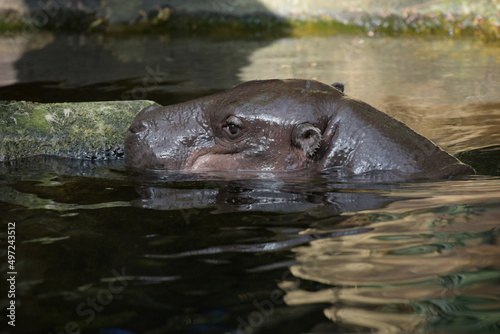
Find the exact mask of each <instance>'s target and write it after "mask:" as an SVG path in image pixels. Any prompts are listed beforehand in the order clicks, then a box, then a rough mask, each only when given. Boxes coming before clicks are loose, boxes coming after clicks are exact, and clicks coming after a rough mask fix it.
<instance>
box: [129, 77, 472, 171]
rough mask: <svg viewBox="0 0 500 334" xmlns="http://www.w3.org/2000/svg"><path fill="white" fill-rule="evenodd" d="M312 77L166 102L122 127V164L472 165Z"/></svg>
mask: <svg viewBox="0 0 500 334" xmlns="http://www.w3.org/2000/svg"><path fill="white" fill-rule="evenodd" d="M342 90H343V86H342V85H341V84H335V85H334V87H331V86H328V85H325V84H322V83H320V82H317V81H311V80H266V81H251V82H247V83H243V84H241V85H238V86H236V87H234V88H232V89H230V90H228V91H225V92H222V93H218V94H215V95H211V96H207V97H204V98H200V99H196V100H193V101H190V102H186V103H181V104H176V105H172V106H167V107H157V106H154V107H147V108H145V109H144V110H142V111H141V112H140V113H139V114H138V115H137V117H136V119H135V120H134V122H133V123H132V125H131V126H130V129H129V131H128V135H127V139H126V142H125V154H126V157H125V162H126V164H127V166H129V167H132V168H133V169H138V170H183V171H215V170H239V171H241V170H247V171H291V170H311V169H312V170H318V171H323V170H326V169H332V170H336V171H338V172H341V173H342V175H350V174H361V173H367V172H374V171H381V172H389V174H391V175H396V176H402V177H411V178H440V177H450V176H453V175H459V174H473V173H474V170H473V169H472V168H471V167H469V166H467V165H465V164H462V163H461V162H459V161H458V160H457V159H455V158H454V157H452V156H451V155H449V154H448V153H446V152H444V151H442V150H441V149H440V148H439V147H437V146H436V145H434V144H433V143H432V142H430V141H429V140H427V139H426V138H424V137H422V136H421V135H419V134H418V133H416V132H415V131H413V130H411V129H410V128H409V127H408V126H406V125H405V124H403V123H401V122H399V121H397V120H396V119H394V118H392V117H390V116H389V115H387V114H385V113H383V112H381V111H379V110H377V109H375V108H373V107H371V106H369V105H367V104H366V103H363V102H361V101H357V100H354V99H351V98H348V97H346V96H345V95H344V94H343V92H342Z"/></svg>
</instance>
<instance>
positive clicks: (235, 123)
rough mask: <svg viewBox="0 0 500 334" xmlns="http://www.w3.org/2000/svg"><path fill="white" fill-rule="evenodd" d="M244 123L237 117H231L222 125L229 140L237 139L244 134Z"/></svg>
mask: <svg viewBox="0 0 500 334" xmlns="http://www.w3.org/2000/svg"><path fill="white" fill-rule="evenodd" d="M242 127H243V122H242V121H241V119H239V118H238V117H236V116H229V117H228V118H227V119H226V120H225V121H224V123H223V124H222V130H223V131H224V133H226V134H227V135H228V137H229V138H231V139H235V138H237V137H238V136H239V135H240V133H241V132H242V131H241V130H242Z"/></svg>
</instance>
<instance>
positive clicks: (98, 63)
mask: <svg viewBox="0 0 500 334" xmlns="http://www.w3.org/2000/svg"><path fill="white" fill-rule="evenodd" d="M26 5H27V6H28V8H29V9H30V11H31V12H30V14H29V15H30V16H31V17H33V18H34V20H35V21H34V22H35V24H34V25H33V26H27V27H26V29H23V30H22V31H20V32H18V33H13V34H10V35H8V36H4V38H3V40H2V41H1V42H0V45H1V46H2V50H10V52H6V55H5V57H6V58H5V64H3V67H4V68H5V69H6V73H5V74H4V75H3V78H2V79H0V86H3V87H0V99H3V100H29V101H34V102H46V103H49V102H81V101H105V100H131V99H134V100H136V99H148V100H153V101H156V102H158V103H160V104H172V103H176V102H183V101H186V100H189V99H193V98H195V97H199V96H202V95H208V94H210V93H215V92H218V91H221V90H224V89H227V88H230V87H232V86H234V85H236V84H237V83H239V82H240V80H239V79H238V77H237V75H238V73H239V70H240V68H243V67H245V66H247V65H249V61H248V56H249V55H250V54H251V53H253V51H255V49H258V48H261V47H264V46H266V45H267V44H269V43H270V42H266V41H265V40H263V39H260V41H257V39H256V36H253V35H252V34H251V33H249V34H248V35H246V37H241V36H240V38H237V39H229V38H224V37H227V36H228V35H229V36H231V32H232V31H231V30H232V29H231V26H230V25H228V26H227V27H225V28H224V29H222V30H221V29H220V28H219V32H217V29H216V28H217V27H216V26H215V25H208V26H207V27H204V26H203V25H202V24H201V22H203V21H202V20H208V18H204V17H201V18H200V28H199V29H198V30H199V31H197V30H196V29H194V30H193V28H190V29H189V30H190V31H191V32H190V33H186V32H185V31H184V28H183V26H182V21H179V24H178V25H176V24H175V22H177V21H175V20H174V24H173V26H172V25H169V26H166V27H164V28H163V29H162V28H161V27H160V28H157V31H156V33H155V34H151V33H149V34H147V33H137V34H130V33H116V34H99V33H93V34H89V33H64V29H56V30H55V31H53V32H44V31H43V28H44V27H45V26H44V25H42V26H39V25H37V24H36V22H37V21H36V20H37V19H38V20H41V21H43V22H45V21H46V22H47V23H45V25H49V26H50V25H53V21H54V22H55V23H57V24H59V25H62V26H63V27H64V26H65V25H70V26H71V20H70V17H71V15H74V14H72V13H74V12H72V11H71V10H69V11H68V10H66V9H65V8H66V7H67V8H71V9H72V10H73V11H74V10H76V7H77V4H75V3H73V2H70V3H67V4H65V6H63V7H60V6H59V5H58V3H57V2H54V3H52V5H50V4H46V5H44V6H42V5H41V2H39V1H38V2H37V1H26ZM184 5H185V4H183V3H182V2H180V3H176V2H175V1H171V2H170V3H169V6H173V7H172V9H173V11H172V13H173V14H172V15H173V16H176V14H175V13H176V8H175V6H181V7H184ZM200 5H201V6H202V7H203V6H205V7H207V8H205V9H206V10H208V11H212V12H213V11H217V10H218V11H220V10H225V11H228V10H229V12H228V13H227V14H215V13H213V14H211V15H212V16H213V19H218V20H220V21H221V22H222V23H223V22H224V20H225V17H226V16H225V15H229V16H230V14H231V11H230V9H231V6H243V5H244V7H248V8H253V10H256V11H257V12H261V13H263V15H267V16H269V17H273V15H272V14H271V13H270V12H268V10H267V9H266V8H265V7H264V6H263V5H262V4H260V2H259V1H255V0H252V1H247V2H246V3H245V4H240V3H234V4H233V3H230V2H227V1H213V2H206V4H199V6H200ZM41 6H42V7H41ZM82 6H83V5H82ZM84 6H87V7H89V8H86V7H85V9H84V12H85V11H86V12H92V11H94V12H96V13H98V14H100V15H104V13H101V12H103V11H104V12H106V13H105V15H104V16H105V17H106V18H107V19H108V20H111V21H112V20H113V19H114V18H116V19H124V17H123V16H124V15H127V14H128V15H130V13H132V17H130V18H128V20H127V21H129V22H135V21H137V20H140V15H139V14H135V13H138V12H140V10H144V11H145V12H144V13H145V14H148V15H149V14H151V13H153V12H155V11H158V8H159V7H158V6H159V4H158V1H149V2H144V1H130V2H127V4H123V3H121V2H117V1H110V2H106V4H105V5H104V4H103V7H102V8H101V6H100V5H97V6H95V8H94V7H92V6H93V5H92V4H90V3H86V4H85V5H84ZM188 7H189V6H188ZM202 7H200V8H202ZM48 8H50V10H49V9H48ZM65 13H66V14H65ZM144 13H143V14H144ZM134 15H137V17H133V16H134ZM217 15H221V16H220V17H218V16H217ZM229 16H228V17H229ZM42 18H45V20H42ZM89 19H90V18H89ZM75 20H76V19H75ZM193 20H194V19H193ZM55 23H54V24H55ZM132 24H133V23H132ZM135 24H139V23H138V22H136V23H135ZM189 24H190V25H192V24H193V23H192V22H190V23H189ZM76 25H77V24H76ZM56 27H57V25H56ZM211 30H214V32H213V33H211ZM195 36H198V37H195ZM200 36H201V37H200ZM258 36H260V35H258Z"/></svg>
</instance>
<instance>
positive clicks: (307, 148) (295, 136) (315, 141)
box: [292, 123, 321, 157]
mask: <svg viewBox="0 0 500 334" xmlns="http://www.w3.org/2000/svg"><path fill="white" fill-rule="evenodd" d="M292 143H293V145H295V146H297V147H298V148H300V149H302V150H303V151H304V152H305V153H306V154H307V155H308V156H311V157H312V156H313V155H314V153H315V152H316V150H317V149H318V147H319V146H320V144H321V131H320V130H319V129H318V128H317V127H315V126H314V125H312V124H311V123H302V124H299V125H297V126H296V127H295V128H294V129H293V132H292Z"/></svg>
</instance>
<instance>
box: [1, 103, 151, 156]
mask: <svg viewBox="0 0 500 334" xmlns="http://www.w3.org/2000/svg"><path fill="white" fill-rule="evenodd" d="M152 104H156V103H155V102H152V101H110V102H84V103H48V104H42V103H32V102H25V101H0V142H1V145H0V161H8V160H15V159H19V158H24V157H28V156H34V155H42V154H45V155H54V156H61V157H70V158H79V159H100V160H102V159H113V158H118V157H120V156H122V155H123V143H124V139H125V134H126V131H127V128H128V126H129V125H130V123H131V122H132V120H133V119H134V117H135V116H136V115H137V113H138V112H139V111H140V110H141V109H143V108H144V107H147V106H149V105H152Z"/></svg>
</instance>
